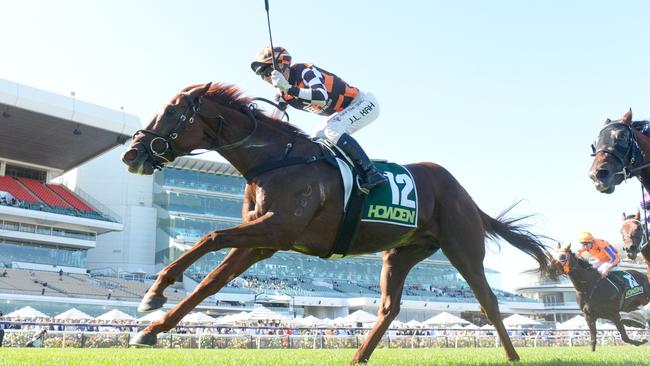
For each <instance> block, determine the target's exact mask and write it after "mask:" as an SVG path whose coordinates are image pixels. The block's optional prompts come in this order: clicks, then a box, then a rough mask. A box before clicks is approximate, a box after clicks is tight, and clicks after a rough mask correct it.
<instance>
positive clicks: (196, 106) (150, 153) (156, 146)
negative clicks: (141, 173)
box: [132, 93, 258, 170]
mask: <svg viewBox="0 0 650 366" xmlns="http://www.w3.org/2000/svg"><path fill="white" fill-rule="evenodd" d="M181 96H182V97H183V98H184V99H185V100H186V101H187V102H188V105H187V107H186V108H185V110H184V111H183V113H181V114H180V115H179V116H178V118H177V119H176V124H175V125H174V128H172V129H171V130H170V131H169V133H168V134H167V136H164V135H162V134H159V133H158V132H156V131H152V130H147V129H142V130H138V131H136V132H135V133H134V134H133V137H132V138H133V139H135V137H136V135H138V134H139V133H142V134H143V135H151V136H153V138H152V139H151V141H149V144H148V145H147V144H145V143H144V142H143V141H139V142H138V143H137V144H135V146H134V147H135V148H136V149H137V150H139V151H144V152H145V153H146V154H147V159H148V160H149V161H150V162H151V165H152V166H153V167H154V169H156V170H162V168H163V166H164V164H165V163H169V162H171V161H172V160H174V159H176V158H177V157H179V156H194V155H200V154H203V152H199V153H192V152H186V153H184V152H180V151H178V150H176V149H174V146H173V145H172V142H173V141H174V140H176V139H177V138H178V136H179V133H180V132H182V131H183V130H184V129H186V128H187V125H186V122H187V123H188V124H189V125H192V124H193V123H194V121H195V119H194V118H195V117H199V118H201V119H202V120H203V119H204V118H208V117H205V116H203V115H202V114H201V111H200V108H201V104H202V102H203V99H202V98H199V101H198V102H197V100H196V99H192V98H190V96H189V95H188V94H187V93H181ZM254 108H255V107H254V106H253V105H249V106H248V107H244V108H242V112H243V113H244V114H246V116H247V117H248V119H249V120H250V121H251V123H252V125H253V127H252V129H251V131H250V133H249V134H248V135H246V136H245V137H243V138H242V139H241V140H239V141H237V142H234V143H232V144H227V145H223V146H219V147H215V148H213V149H212V150H213V151H223V150H229V149H234V148H237V147H239V146H241V145H243V144H244V143H245V142H246V141H247V140H248V139H249V138H250V137H251V136H253V134H254V133H255V131H257V125H258V122H257V119H256V118H255V115H254V114H253V111H252V110H253V109H254ZM165 113H167V111H165ZM209 118H213V119H215V118H216V119H218V120H219V127H218V128H217V129H216V130H217V133H216V134H210V135H211V136H210V137H212V138H213V139H214V138H215V137H216V135H218V134H219V132H220V131H221V129H222V128H223V125H224V124H225V122H226V120H225V118H224V117H223V116H222V115H221V114H218V115H216V116H214V117H209ZM168 153H169V154H170V155H171V156H172V159H171V160H170V159H167V158H166V157H165V154H168Z"/></svg>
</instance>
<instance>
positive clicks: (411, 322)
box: [404, 319, 422, 328]
mask: <svg viewBox="0 0 650 366" xmlns="http://www.w3.org/2000/svg"><path fill="white" fill-rule="evenodd" d="M404 325H406V326H407V327H408V328H419V327H421V326H422V323H420V322H419V321H417V320H415V319H413V320H409V321H407V322H406V324H404Z"/></svg>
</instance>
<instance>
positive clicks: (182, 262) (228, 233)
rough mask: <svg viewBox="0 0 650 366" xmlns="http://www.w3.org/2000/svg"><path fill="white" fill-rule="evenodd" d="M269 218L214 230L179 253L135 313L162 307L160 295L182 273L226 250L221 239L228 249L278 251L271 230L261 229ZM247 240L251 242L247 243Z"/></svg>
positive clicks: (164, 299) (277, 244)
mask: <svg viewBox="0 0 650 366" xmlns="http://www.w3.org/2000/svg"><path fill="white" fill-rule="evenodd" d="M272 216H273V214H270V213H267V214H266V215H264V216H262V217H260V218H259V219H257V220H255V221H253V222H250V223H246V224H242V225H239V226H235V227H233V228H228V229H222V230H215V231H213V232H212V233H210V234H208V235H205V236H204V237H203V238H201V239H199V241H197V242H196V243H195V244H194V245H193V246H192V247H191V248H189V249H188V250H187V251H185V252H184V253H183V254H181V256H180V257H178V259H176V260H175V261H174V262H172V263H171V264H169V265H168V266H166V267H165V268H164V269H163V270H162V271H160V273H159V274H158V278H156V281H155V282H154V284H153V285H152V286H151V287H150V288H149V290H148V291H147V294H146V295H145V296H144V298H143V299H142V302H141V303H140V306H139V307H138V310H139V311H151V310H155V309H158V308H160V307H162V305H163V304H164V303H165V301H166V300H167V299H166V298H165V297H164V295H163V293H164V291H165V289H166V288H167V287H168V286H169V285H171V284H173V283H174V282H175V281H176V279H177V278H178V277H179V276H180V275H181V274H182V273H183V271H185V270H186V269H187V268H188V267H189V266H190V265H192V263H194V262H196V261H197V260H198V259H199V258H201V257H202V256H203V255H205V254H206V253H209V252H212V251H215V250H219V249H223V248H226V247H228V245H227V244H225V241H224V240H229V241H230V242H231V244H233V245H232V246H231V247H235V246H238V247H242V248H244V247H249V248H250V247H253V246H255V245H258V246H259V247H265V248H269V249H279V243H278V242H277V241H276V240H274V235H273V231H272V230H270V229H269V228H265V227H266V226H267V225H266V222H267V221H268V219H269V218H270V217H272ZM234 237H237V243H236V244H237V245H234V243H232V242H233V241H234ZM251 240H254V241H253V242H251Z"/></svg>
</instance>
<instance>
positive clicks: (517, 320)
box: [503, 314, 541, 328]
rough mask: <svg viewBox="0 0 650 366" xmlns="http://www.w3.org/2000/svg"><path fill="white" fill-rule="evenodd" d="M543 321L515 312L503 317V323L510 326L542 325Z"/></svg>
mask: <svg viewBox="0 0 650 366" xmlns="http://www.w3.org/2000/svg"><path fill="white" fill-rule="evenodd" d="M540 324H541V323H540V322H538V321H537V320H533V319H530V318H526V317H525V316H522V315H519V314H513V315H510V316H509V317H507V318H505V319H503V325H505V326H506V327H508V328H516V327H524V326H530V325H540Z"/></svg>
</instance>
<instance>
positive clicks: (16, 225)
mask: <svg viewBox="0 0 650 366" xmlns="http://www.w3.org/2000/svg"><path fill="white" fill-rule="evenodd" d="M0 229H3V230H9V231H19V232H23V233H32V234H39V235H52V236H61V237H66V238H73V239H80V240H90V241H95V240H96V239H97V234H96V233H90V232H84V231H77V230H70V229H63V228H59V227H56V226H43V225H34V224H27V223H24V222H15V221H7V220H0Z"/></svg>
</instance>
